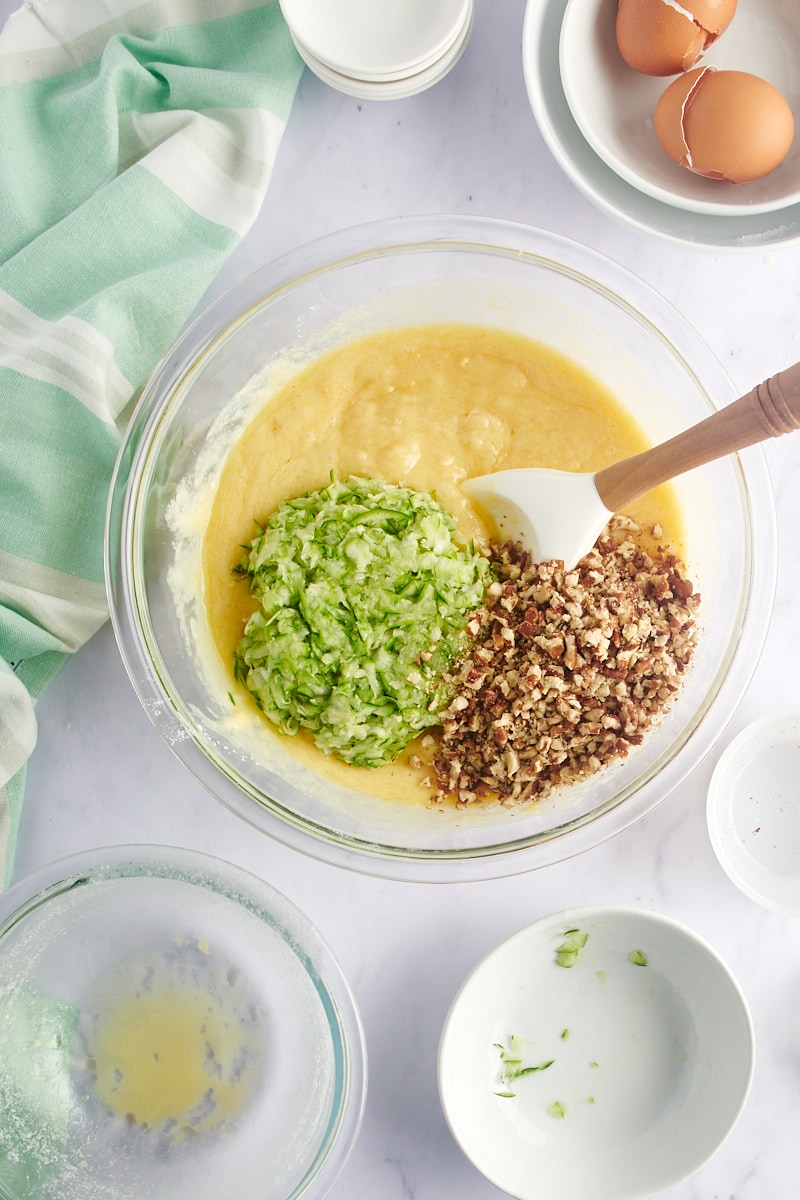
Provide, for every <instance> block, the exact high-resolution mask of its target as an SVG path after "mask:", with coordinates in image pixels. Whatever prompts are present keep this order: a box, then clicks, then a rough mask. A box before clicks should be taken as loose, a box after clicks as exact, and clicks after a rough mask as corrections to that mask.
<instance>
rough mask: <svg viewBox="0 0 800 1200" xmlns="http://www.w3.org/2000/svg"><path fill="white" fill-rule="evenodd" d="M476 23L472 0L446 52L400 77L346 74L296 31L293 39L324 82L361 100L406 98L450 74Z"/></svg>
mask: <svg viewBox="0 0 800 1200" xmlns="http://www.w3.org/2000/svg"><path fill="white" fill-rule="evenodd" d="M473 23H474V8H473V5H472V0H470V3H469V6H468V8H467V12H466V14H465V21H464V24H463V25H462V26H460V27H459V30H458V33H457V36H456V38H455V39H454V41H453V42H452V44H451V45H450V46H449V47H448V49H447V50H446V51H445V53H444V54H442V55H441V57H439V58H436V59H434V61H433V62H432V63H429V64H428V65H426V66H425V67H423V68H422V69H420V70H417V71H413V72H412V73H411V74H406V75H402V76H397V77H395V76H385V77H383V78H378V77H377V76H374V77H368V76H366V75H364V76H358V75H346V74H343V73H342V72H341V71H337V70H334V68H332V67H330V66H329V65H328V64H327V63H325V62H323V61H322V60H321V59H319V58H317V57H316V55H314V53H313V52H312V51H311V50H310V49H309V47H308V46H306V45H305V44H304V43H303V41H302V39H301V38H300V37H299V35H298V34H297V33H295V32H293V33H292V40H293V42H294V45H295V49H296V50H297V52H298V54H299V55H300V57H301V58H302V59H303V61H304V63H305V64H306V66H307V67H308V68H309V70H311V71H313V72H314V74H315V75H316V76H317V78H318V79H321V80H322V82H323V83H327V84H328V86H329V87H332V88H335V89H336V90H337V91H339V92H344V93H345V95H348V96H354V97H356V98H357V99H359V100H402V99H405V97H407V96H415V95H417V94H418V93H419V92H424V91H427V90H428V88H431V87H433V85H434V84H435V83H438V82H439V80H440V79H443V78H444V77H445V75H447V74H449V72H450V71H451V70H452V69H453V67H454V66H455V65H456V63H457V62H458V60H459V59H460V58H461V56H462V54H463V53H464V51H465V50H466V48H467V43H468V42H469V39H470V35H471V33H472V26H473Z"/></svg>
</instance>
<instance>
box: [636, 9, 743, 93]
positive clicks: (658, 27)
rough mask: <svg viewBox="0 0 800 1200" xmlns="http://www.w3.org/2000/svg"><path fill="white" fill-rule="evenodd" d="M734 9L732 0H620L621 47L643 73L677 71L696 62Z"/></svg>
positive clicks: (637, 69) (728, 20)
mask: <svg viewBox="0 0 800 1200" xmlns="http://www.w3.org/2000/svg"><path fill="white" fill-rule="evenodd" d="M735 12H736V0H682V2H681V3H679V2H678V0H619V7H618V8H617V21H616V32H617V45H618V47H619V52H620V54H621V55H622V57H623V58H624V59H625V62H626V63H627V64H628V66H629V67H633V69H634V70H635V71H639V72H640V73H641V74H643V75H677V74H678V73H679V72H681V71H688V70H689V68H690V67H693V66H694V64H695V63H696V62H697V60H698V59H699V58H700V56H701V54H702V53H703V52H704V51H705V50H707V49H708V47H709V46H710V45H711V43H712V42H713V41H715V40H716V39H717V38H718V37H719V35H720V34H721V33H723V32H724V31H725V30H726V29H727V28H728V26H729V25H730V23H731V20H732V19H733V15H734V13H735Z"/></svg>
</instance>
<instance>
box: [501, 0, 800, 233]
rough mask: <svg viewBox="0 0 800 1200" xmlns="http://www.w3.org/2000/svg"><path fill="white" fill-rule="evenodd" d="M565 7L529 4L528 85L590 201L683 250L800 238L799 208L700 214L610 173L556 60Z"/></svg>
mask: <svg viewBox="0 0 800 1200" xmlns="http://www.w3.org/2000/svg"><path fill="white" fill-rule="evenodd" d="M771 2H772V0H770V4H771ZM566 7H567V0H528V5H527V8H526V11H525V21H524V26H523V33H522V62H523V69H524V75H525V86H526V88H527V92H528V99H529V102H530V105H531V110H532V112H533V115H534V117H535V119H536V123H537V125H538V127H539V131H540V133H541V135H542V137H543V138H544V141H545V143H546V145H547V147H548V149H549V150H550V152H551V154H552V155H553V157H554V158H555V160H556V162H557V163H558V164H559V166H560V167H561V169H562V170H563V171H564V173H565V174H566V175H567V177H568V178H569V179H570V180H571V181H572V182H573V183H574V184H575V186H576V187H577V188H579V189H580V191H582V192H583V194H584V195H585V196H587V197H588V199H589V200H591V201H592V203H594V204H596V205H597V206H598V208H600V209H601V210H603V211H604V212H606V213H608V214H609V216H612V217H615V218H616V219H618V220H620V221H622V222H623V223H625V224H626V225H629V226H631V227H633V228H634V229H638V230H640V231H641V232H643V233H650V234H654V235H655V236H657V237H661V238H664V239H666V240H667V241H671V242H676V243H678V244H680V245H692V246H706V247H709V248H713V249H715V250H722V249H729V250H736V251H741V250H762V251H763V249H764V247H765V246H775V245H785V244H786V243H789V242H794V241H796V240H797V239H798V238H800V203H798V204H792V205H789V206H788V207H787V208H782V209H780V210H779V211H776V212H766V213H763V212H750V211H748V212H747V213H746V214H741V213H732V212H730V211H729V210H719V211H715V212H713V213H706V212H703V213H699V212H694V211H692V210H690V209H686V208H679V207H678V206H677V205H675V204H666V203H664V202H663V201H661V200H658V199H656V198H655V197H654V196H649V195H648V194H647V193H646V192H643V191H642V190H641V189H640V188H637V187H634V186H633V185H632V184H630V183H628V182H627V180H625V179H623V178H622V176H621V175H619V174H618V173H617V172H616V171H614V170H612V168H611V167H610V166H609V165H608V164H607V163H606V162H605V161H604V160H603V159H602V158H601V157H600V156H599V155H598V154H597V153H596V152H595V151H594V150H593V149H592V147H591V146H590V145H589V143H588V142H587V141H586V138H585V137H584V136H583V134H582V133H581V131H580V129H579V128H578V125H577V124H576V122H575V118H574V117H573V115H572V112H571V110H570V107H569V105H568V103H567V99H566V96H565V94H564V88H563V85H562V80H561V72H560V70H559V61H558V60H559V41H560V37H561V25H562V21H563V17H564V13H565V10H566ZM726 36H727V35H726Z"/></svg>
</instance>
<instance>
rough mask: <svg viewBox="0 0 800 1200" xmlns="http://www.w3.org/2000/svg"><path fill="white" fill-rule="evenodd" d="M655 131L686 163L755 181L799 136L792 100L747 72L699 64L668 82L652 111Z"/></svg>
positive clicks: (718, 175)
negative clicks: (678, 77)
mask: <svg viewBox="0 0 800 1200" xmlns="http://www.w3.org/2000/svg"><path fill="white" fill-rule="evenodd" d="M653 124H654V127H655V132H656V136H657V138H658V140H659V142H660V143H661V145H662V147H663V148H664V150H666V152H667V154H668V155H669V156H670V158H673V159H674V160H675V162H676V163H678V165H679V166H681V167H686V168H687V169H688V170H690V171H694V172H695V173H696V174H698V175H705V176H707V177H708V178H710V179H727V180H729V181H730V182H731V183H750V182H751V181H752V180H754V179H761V178H762V177H763V176H764V175H768V174H769V172H770V171H773V170H774V169H775V167H777V166H779V165H780V163H781V162H783V160H784V158H785V157H786V155H787V154H788V152H789V149H790V147H791V144H792V140H793V138H794V117H793V116H792V110H791V108H790V107H789V104H788V102H787V101H786V100H785V98H784V97H783V96H782V95H781V93H780V92H779V91H778V90H777V88H774V87H773V86H772V84H771V83H767V81H766V80H765V79H761V78H759V76H757V75H750V74H748V73H747V72H745V71H718V70H716V69H715V68H714V67H696V68H695V69H694V70H692V71H688V72H687V73H686V74H685V75H684V76H682V77H681V78H680V79H676V80H675V81H674V82H673V83H671V84H670V85H669V87H668V88H667V89H666V91H665V92H664V93H663V95H662V96H661V98H660V100H659V101H658V104H657V105H656V109H655V113H654V116H653Z"/></svg>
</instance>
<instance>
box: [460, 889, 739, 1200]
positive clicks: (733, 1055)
mask: <svg viewBox="0 0 800 1200" xmlns="http://www.w3.org/2000/svg"><path fill="white" fill-rule="evenodd" d="M569 931H573V932H569ZM575 931H577V932H575ZM584 935H587V936H586V939H585V944H584V945H583V946H580V942H581V940H582V939H583V936H584ZM570 946H572V947H573V949H574V955H573V951H572V949H568V950H567V953H566V954H564V953H563V948H564V947H567V948H569V947H570ZM564 962H567V963H570V962H571V964H572V965H571V966H564V965H560V963H564ZM753 1062H754V1035H753V1026H752V1021H751V1018H750V1014H749V1012H748V1008H747V1004H746V1002H745V999H744V997H743V995H742V992H741V990H740V988H739V985H738V984H737V983H736V981H735V979H734V978H733V976H732V975H731V973H730V971H729V970H728V968H727V967H726V966H725V964H724V963H723V962H722V961H721V959H720V958H719V957H718V956H717V954H716V953H715V952H714V951H713V950H712V949H711V948H710V947H709V946H708V945H707V944H706V943H705V942H703V941H702V940H701V939H700V938H698V937H697V935H696V934H694V933H692V932H691V931H690V930H689V929H687V928H686V927H685V926H683V925H680V924H678V923H677V922H675V921H673V920H670V919H669V918H667V917H663V916H659V915H657V914H655V913H651V912H645V911H640V910H636V909H631V908H618V907H590V908H577V909H571V910H567V911H566V912H562V913H555V914H553V915H551V916H548V917H545V918H543V919H542V920H539V921H536V922H535V923H534V924H533V925H529V926H528V927H527V928H525V929H522V930H520V932H519V933H517V934H515V935H514V936H513V937H511V938H509V939H508V941H506V942H503V943H502V944H501V945H500V946H498V947H497V948H496V949H495V950H494V951H492V953H491V954H489V955H488V957H487V958H485V959H484V960H483V962H481V963H480V964H479V965H478V966H477V967H476V968H475V970H474V971H473V972H472V974H471V975H470V976H469V977H468V979H467V980H466V982H465V983H464V984H463V986H462V988H461V989H460V991H459V993H458V995H457V997H456V999H455V1001H454V1003H453V1006H452V1008H451V1010H450V1013H449V1015H448V1017H447V1020H446V1022H445V1026H444V1030H443V1033H442V1038H441V1043H440V1048H439V1091H440V1097H441V1102H442V1108H443V1111H444V1114H445V1117H446V1119H447V1122H448V1124H449V1126H450V1129H451V1131H452V1133H453V1136H454V1137H455V1139H456V1141H457V1142H458V1143H459V1145H460V1146H461V1149H462V1150H463V1151H464V1153H465V1154H466V1156H467V1157H468V1158H469V1159H470V1160H471V1161H472V1163H473V1164H474V1166H475V1167H477V1169H478V1170H479V1171H481V1172H482V1174H483V1175H485V1176H486V1178H487V1179H489V1180H490V1181H491V1182H492V1183H493V1184H495V1185H496V1186H497V1187H499V1188H502V1189H503V1190H504V1191H506V1192H508V1193H509V1194H510V1195H511V1196H515V1197H517V1198H518V1200H541V1198H542V1197H545V1196H546V1197H547V1200H577V1198H579V1197H584V1196H591V1197H592V1200H646V1198H647V1197H650V1196H654V1195H656V1194H658V1193H660V1192H662V1191H664V1190H665V1189H667V1188H669V1187H672V1186H673V1185H675V1184H677V1183H678V1182H679V1181H680V1180H682V1179H685V1178H686V1177H687V1176H689V1175H691V1174H692V1173H693V1172H694V1171H696V1170H697V1169H698V1168H699V1167H700V1166H701V1165H702V1164H703V1163H704V1162H705V1161H706V1160H707V1159H708V1158H709V1157H710V1156H711V1155H712V1154H713V1153H714V1152H715V1151H716V1150H717V1149H718V1148H719V1146H720V1145H721V1144H722V1142H723V1141H724V1140H725V1138H726V1137H727V1135H728V1134H729V1133H730V1131H731V1129H732V1127H733V1125H734V1123H735V1122H736V1120H737V1118H738V1116H739V1113H740V1112H741V1109H742V1107H743V1105H744V1102H745V1099H746V1097H747V1094H748V1090H749V1087H750V1083H751V1079H752V1073H753Z"/></svg>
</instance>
